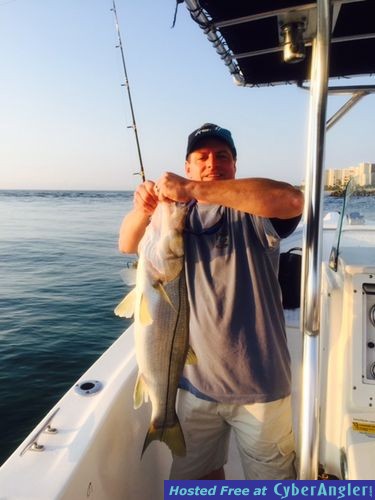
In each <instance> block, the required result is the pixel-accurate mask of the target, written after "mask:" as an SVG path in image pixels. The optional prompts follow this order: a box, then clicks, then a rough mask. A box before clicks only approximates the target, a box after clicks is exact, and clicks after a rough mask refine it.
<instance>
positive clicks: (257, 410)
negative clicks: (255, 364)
mask: <svg viewBox="0 0 375 500" xmlns="http://www.w3.org/2000/svg"><path fill="white" fill-rule="evenodd" d="M177 413H178V415H179V418H180V423H181V426H182V430H183V432H184V436H185V441H186V447H187V454H186V457H176V456H174V457H173V463H172V469H171V474H170V478H171V479H177V480H178V479H199V478H201V477H203V476H205V475H206V474H208V473H209V472H211V471H214V470H216V469H220V468H221V467H223V466H224V465H225V464H226V462H227V459H228V447H229V437H230V431H231V429H233V432H234V433H235V438H236V442H237V446H238V451H239V453H240V457H241V462H242V468H243V471H244V475H245V478H246V479H258V480H265V479H295V478H296V473H295V468H294V459H295V446H294V436H293V431H292V416H291V413H292V412H291V399H290V396H288V397H286V398H284V399H279V400H277V401H271V402H269V403H254V404H249V405H234V404H223V403H212V402H210V401H205V400H203V399H199V398H197V397H195V396H193V395H192V394H191V393H190V392H188V391H184V390H179V395H178V409H177Z"/></svg>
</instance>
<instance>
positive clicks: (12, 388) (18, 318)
mask: <svg viewBox="0 0 375 500" xmlns="http://www.w3.org/2000/svg"><path fill="white" fill-rule="evenodd" d="M132 196H133V194H132V193H130V192H57V191H55V192H45V191H39V192H36V191H34V192H29V191H2V192H1V191H0V421H1V424H2V429H3V432H2V439H1V445H0V463H2V462H3V461H4V460H5V458H6V457H7V456H8V455H9V454H10V452H11V451H13V450H14V449H15V448H16V446H18V445H19V444H20V442H21V441H22V440H23V439H24V438H25V437H26V436H27V434H28V433H29V432H30V431H31V430H32V428H33V427H34V426H35V425H36V424H37V423H38V422H39V421H40V420H41V418H43V416H44V415H45V414H46V413H47V412H48V411H49V409H50V408H51V406H52V405H54V404H55V403H56V402H57V401H58V399H60V397H61V396H62V395H63V394H64V393H65V392H66V390H67V389H68V388H69V387H70V386H71V385H73V384H74V382H75V381H76V380H77V378H79V377H80V375H81V374H82V373H83V372H84V371H85V370H86V369H87V368H88V367H89V366H90V365H91V364H92V363H93V362H94V361H95V360H96V359H97V358H98V357H99V355H101V354H102V353H103V352H104V350H105V349H106V348H107V347H109V345H110V344H111V343H112V342H113V341H114V340H115V339H116V338H117V337H118V336H119V335H120V334H121V333H122V332H123V331H124V330H125V328H126V327H127V326H128V325H129V321H127V320H124V319H120V318H117V317H116V316H115V315H114V313H113V309H114V307H115V306H116V305H117V303H118V302H119V301H120V300H121V298H122V297H123V296H124V294H125V293H126V285H125V284H124V283H123V282H122V280H121V277H120V275H119V272H120V270H121V269H122V267H123V266H124V265H125V260H126V258H125V256H123V255H121V254H120V253H119V252H118V250H117V238H118V230H119V226H120V223H121V220H122V218H123V215H124V214H125V213H126V212H127V211H128V210H129V208H130V207H131V204H132Z"/></svg>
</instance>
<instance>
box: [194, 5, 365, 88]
mask: <svg viewBox="0 0 375 500" xmlns="http://www.w3.org/2000/svg"><path fill="white" fill-rule="evenodd" d="M185 3H186V4H187V6H188V9H189V10H190V12H191V15H192V17H193V19H194V20H195V21H196V22H197V23H198V24H199V25H200V26H201V28H202V29H203V30H204V31H205V33H206V35H207V37H208V39H209V40H210V41H211V42H212V43H213V45H214V47H215V48H216V50H217V52H218V53H219V54H220V56H221V58H222V59H223V61H224V62H225V64H226V65H227V66H228V68H229V70H230V72H231V73H232V74H233V76H234V77H235V79H236V81H237V83H238V84H240V85H249V86H254V85H270V84H281V83H302V82H303V81H306V80H309V71H310V62H311V52H312V50H311V44H312V39H313V38H314V35H315V33H316V0H314V1H310V2H307V1H306V0H305V1H303V0H251V1H249V0H248V1H243V0H230V2H229V1H227V0H185ZM331 3H332V32H331V33H332V34H331V52H330V73H329V76H330V77H340V76H353V75H368V74H371V73H373V72H375V0H332V2H331ZM284 47H285V49H284ZM286 60H289V62H286Z"/></svg>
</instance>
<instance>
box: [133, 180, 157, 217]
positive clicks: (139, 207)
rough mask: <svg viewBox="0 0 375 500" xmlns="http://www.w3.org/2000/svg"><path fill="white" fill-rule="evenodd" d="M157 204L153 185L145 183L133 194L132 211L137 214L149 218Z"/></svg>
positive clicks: (148, 182) (152, 183)
mask: <svg viewBox="0 0 375 500" xmlns="http://www.w3.org/2000/svg"><path fill="white" fill-rule="evenodd" d="M157 204H158V195H157V194H156V192H155V183H154V182H153V181H145V182H143V183H142V184H140V185H139V186H138V187H137V189H136V190H135V192H134V209H135V210H136V211H137V212H138V213H143V214H145V215H148V216H151V215H152V214H153V213H154V211H155V208H156V206H157Z"/></svg>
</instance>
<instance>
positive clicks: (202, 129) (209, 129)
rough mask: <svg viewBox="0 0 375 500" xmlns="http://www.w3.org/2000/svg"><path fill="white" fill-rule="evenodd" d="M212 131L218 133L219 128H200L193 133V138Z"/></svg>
mask: <svg viewBox="0 0 375 500" xmlns="http://www.w3.org/2000/svg"><path fill="white" fill-rule="evenodd" d="M213 130H216V131H219V130H221V127H214V128H213V127H207V128H200V129H199V130H197V131H196V132H195V137H197V136H198V135H200V134H205V133H206V132H212V131H213Z"/></svg>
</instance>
